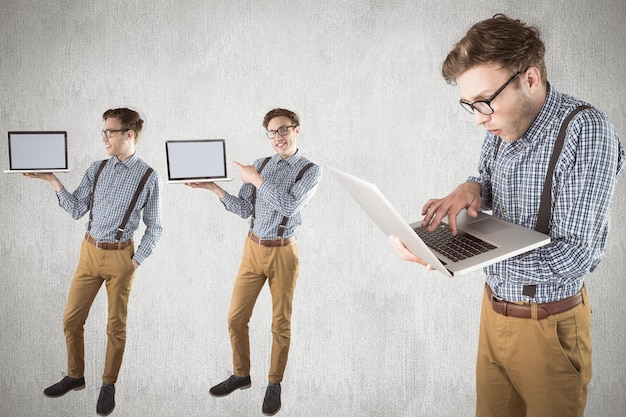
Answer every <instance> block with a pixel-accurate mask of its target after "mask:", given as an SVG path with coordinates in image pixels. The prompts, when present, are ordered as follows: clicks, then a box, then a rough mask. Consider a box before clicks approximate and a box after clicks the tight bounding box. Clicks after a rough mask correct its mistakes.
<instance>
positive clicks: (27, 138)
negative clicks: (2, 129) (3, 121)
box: [9, 132, 68, 172]
mask: <svg viewBox="0 0 626 417" xmlns="http://www.w3.org/2000/svg"><path fill="white" fill-rule="evenodd" d="M67 168H68V164H67V132H9V170H12V171H20V170H21V171H33V172H35V171H55V170H67Z"/></svg>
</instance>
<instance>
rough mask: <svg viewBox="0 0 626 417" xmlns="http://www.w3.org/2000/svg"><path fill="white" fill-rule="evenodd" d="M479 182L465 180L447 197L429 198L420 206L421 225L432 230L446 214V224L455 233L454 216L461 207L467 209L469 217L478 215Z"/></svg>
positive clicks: (479, 201) (479, 204)
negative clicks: (422, 217)
mask: <svg viewBox="0 0 626 417" xmlns="http://www.w3.org/2000/svg"><path fill="white" fill-rule="evenodd" d="M480 206H481V198H480V184H478V183H476V182H465V183H463V184H461V185H459V186H458V187H456V189H455V190H454V191H452V192H451V193H450V194H448V196H447V197H444V198H439V199H437V198H435V199H430V200H428V201H427V202H426V204H424V207H422V215H423V216H424V219H423V220H422V227H426V228H427V230H428V231H429V232H432V231H434V230H435V229H436V228H437V226H439V223H441V220H442V219H443V218H444V217H446V216H448V225H449V226H450V231H451V232H452V234H453V235H456V233H457V230H456V216H458V214H459V213H460V212H461V210H463V209H467V214H469V215H470V217H476V216H478V210H480Z"/></svg>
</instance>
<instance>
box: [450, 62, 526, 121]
mask: <svg viewBox="0 0 626 417" xmlns="http://www.w3.org/2000/svg"><path fill="white" fill-rule="evenodd" d="M521 73H522V72H521V71H518V72H516V73H515V74H514V75H513V76H512V77H511V78H509V80H508V81H507V82H505V83H504V84H502V87H500V88H498V89H497V90H496V92H495V93H493V94H492V95H491V97H489V98H488V99H487V100H478V101H475V102H473V103H470V102H467V101H464V100H463V99H460V100H459V103H461V106H463V108H464V109H465V110H467V111H468V112H470V113H472V114H474V111H477V112H478V113H481V114H487V115H489V114H493V109H492V108H491V102H492V101H493V99H495V98H496V97H497V96H498V94H500V93H501V92H502V90H504V89H505V88H506V86H507V85H509V84H511V81H513V80H514V79H516V78H517V76H518V75H520V74H521Z"/></svg>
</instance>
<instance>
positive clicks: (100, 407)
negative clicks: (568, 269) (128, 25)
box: [24, 108, 162, 415]
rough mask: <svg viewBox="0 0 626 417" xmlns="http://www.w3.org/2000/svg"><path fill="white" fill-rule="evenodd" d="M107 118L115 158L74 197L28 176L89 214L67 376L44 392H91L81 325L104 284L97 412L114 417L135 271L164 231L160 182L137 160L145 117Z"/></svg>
mask: <svg viewBox="0 0 626 417" xmlns="http://www.w3.org/2000/svg"><path fill="white" fill-rule="evenodd" d="M102 117H103V119H104V128H103V130H102V140H103V142H104V145H105V148H106V151H107V154H108V155H109V156H110V158H109V159H105V160H104V161H96V162H94V163H92V164H91V166H90V167H89V168H88V169H87V172H86V173H85V175H84V177H83V179H82V181H81V183H80V185H79V186H78V188H77V189H76V191H74V193H72V194H70V193H69V192H68V191H67V190H66V189H65V187H64V186H63V184H62V183H61V181H59V179H58V178H57V177H56V176H55V175H54V174H53V173H26V174H24V175H25V176H28V177H30V178H40V179H44V180H46V181H48V182H50V184H52V186H53V187H54V190H55V191H56V194H57V197H58V199H59V204H60V205H61V207H63V208H64V209H65V210H66V211H67V212H68V213H70V214H71V215H72V217H73V218H74V219H79V218H81V217H83V216H84V215H85V214H87V213H88V212H89V221H88V223H87V233H86V234H85V237H84V239H83V242H82V246H81V252H80V259H79V262H78V267H77V268H76V272H75V274H74V279H73V281H72V285H71V288H70V292H69V295H68V298H67V305H66V308H65V314H64V316H63V328H64V330H65V338H66V343H67V360H68V372H67V373H68V375H67V376H65V377H64V378H63V379H62V380H61V381H60V382H58V383H56V384H54V385H52V386H50V387H48V388H46V389H45V390H44V394H45V395H46V396H48V397H60V396H62V395H64V394H66V393H68V392H69V391H71V390H80V389H83V388H84V387H85V378H84V368H85V358H84V340H83V326H84V324H85V321H86V320H87V315H88V314H89V309H90V307H91V304H92V303H93V300H94V298H95V297H96V294H97V293H98V291H99V289H100V287H101V286H102V283H105V285H106V290H107V299H108V325H107V336H108V343H107V350H106V360H105V366H104V373H103V376H102V381H103V384H102V388H101V390H100V396H99V398H98V404H97V407H96V411H97V413H98V414H100V415H108V414H110V413H111V412H112V411H113V409H114V408H115V386H114V384H115V382H116V381H117V376H118V373H119V370H120V366H121V364H122V357H123V354H124V347H125V344H126V316H127V305H128V298H129V295H130V290H131V285H132V282H133V278H134V276H135V270H136V269H137V268H138V267H139V265H140V264H141V263H142V262H143V261H144V260H145V259H146V258H147V257H148V256H149V255H150V254H151V253H152V251H153V250H154V248H155V246H156V244H157V242H158V241H159V239H160V238H161V234H162V226H161V185H160V179H159V176H158V174H157V173H156V171H154V170H152V168H150V167H149V166H148V165H147V164H146V163H145V162H144V161H142V160H141V159H139V158H138V157H137V155H136V154H135V145H136V143H137V140H138V139H139V135H140V133H141V130H142V127H143V123H144V122H143V120H142V119H141V117H140V116H139V113H137V112H136V111H134V110H130V109H126V108H120V109H111V110H107V111H106V112H105V113H104V114H103V116H102ZM142 216H143V222H144V224H145V225H146V229H145V233H144V235H143V237H142V239H141V243H140V245H139V247H138V249H137V251H136V252H135V245H134V242H133V234H134V232H135V230H137V227H138V226H139V222H140V220H141V218H142Z"/></svg>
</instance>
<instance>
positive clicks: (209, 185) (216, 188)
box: [185, 182, 226, 198]
mask: <svg viewBox="0 0 626 417" xmlns="http://www.w3.org/2000/svg"><path fill="white" fill-rule="evenodd" d="M185 185H186V186H187V187H190V188H204V189H205V190H209V191H213V192H214V193H215V194H217V196H218V197H219V198H224V196H226V191H224V189H223V188H222V187H220V186H219V185H217V184H216V183H214V182H186V183H185Z"/></svg>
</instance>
